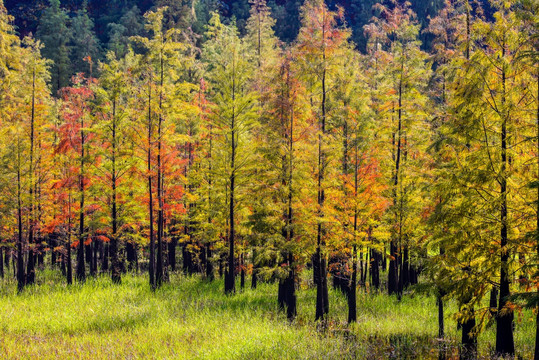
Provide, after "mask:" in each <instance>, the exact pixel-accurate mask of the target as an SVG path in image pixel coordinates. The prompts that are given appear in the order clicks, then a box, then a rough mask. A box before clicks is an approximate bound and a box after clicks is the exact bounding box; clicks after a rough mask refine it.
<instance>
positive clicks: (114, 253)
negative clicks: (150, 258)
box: [110, 98, 122, 284]
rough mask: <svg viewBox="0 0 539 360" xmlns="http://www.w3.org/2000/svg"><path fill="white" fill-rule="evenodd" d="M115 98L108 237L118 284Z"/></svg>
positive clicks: (113, 103) (113, 101)
mask: <svg viewBox="0 0 539 360" xmlns="http://www.w3.org/2000/svg"><path fill="white" fill-rule="evenodd" d="M116 128H117V124H116V98H114V99H112V139H111V140H112V154H111V162H112V174H111V175H112V176H111V185H112V199H111V200H112V201H111V203H112V204H111V205H112V206H111V219H112V236H111V239H110V258H111V263H112V264H111V265H112V269H111V270H112V271H111V278H112V282H113V283H115V284H120V283H121V282H122V274H121V269H120V259H119V257H118V209H117V206H118V205H117V202H118V199H117V198H118V194H117V189H116V183H117V181H118V178H117V173H116V152H117V149H116V148H117V144H116V142H117V136H116V130H117V129H116Z"/></svg>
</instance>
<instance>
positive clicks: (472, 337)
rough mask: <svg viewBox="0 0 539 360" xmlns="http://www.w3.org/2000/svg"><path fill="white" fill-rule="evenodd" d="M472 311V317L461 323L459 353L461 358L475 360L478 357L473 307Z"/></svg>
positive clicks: (462, 359)
mask: <svg viewBox="0 0 539 360" xmlns="http://www.w3.org/2000/svg"><path fill="white" fill-rule="evenodd" d="M467 303H469V301H468V302H467ZM471 312H472V313H471V317H470V318H469V319H468V320H466V321H464V322H463V323H462V324H461V327H462V341H461V344H462V346H461V349H460V354H459V355H460V356H459V357H460V359H461V360H473V359H476V358H477V336H476V334H475V333H474V332H473V331H475V329H474V328H475V313H474V310H473V309H472V310H471Z"/></svg>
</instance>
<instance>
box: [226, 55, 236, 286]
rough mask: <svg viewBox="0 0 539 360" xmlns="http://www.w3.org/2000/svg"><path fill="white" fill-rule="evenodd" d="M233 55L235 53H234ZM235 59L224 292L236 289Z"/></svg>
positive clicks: (233, 64)
mask: <svg viewBox="0 0 539 360" xmlns="http://www.w3.org/2000/svg"><path fill="white" fill-rule="evenodd" d="M234 57H235V55H234ZM234 61H235V60H233V63H232V66H233V67H234V68H233V70H232V72H233V75H232V77H233V78H232V102H233V104H232V118H231V126H230V139H231V156H230V179H229V181H230V198H229V206H230V208H229V226H230V233H229V237H228V242H229V249H228V272H227V275H228V276H227V277H226V278H225V293H227V294H229V293H233V292H235V289H236V274H235V266H234V240H235V239H234V237H235V228H234V225H235V224H234V223H235V221H234V220H235V217H234V206H235V190H236V108H235V106H236V104H235V100H236V74H235V71H236V69H235V62H234Z"/></svg>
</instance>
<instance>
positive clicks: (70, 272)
mask: <svg viewBox="0 0 539 360" xmlns="http://www.w3.org/2000/svg"><path fill="white" fill-rule="evenodd" d="M67 201H68V205H67V206H68V221H67V244H66V252H67V254H66V257H67V259H65V260H64V261H65V262H66V264H65V265H66V281H67V285H71V284H73V265H72V264H71V190H69V196H68V199H67Z"/></svg>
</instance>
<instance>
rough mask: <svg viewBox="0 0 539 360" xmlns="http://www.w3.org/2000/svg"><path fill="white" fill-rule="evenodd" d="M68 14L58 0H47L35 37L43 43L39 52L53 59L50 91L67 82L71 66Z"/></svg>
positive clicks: (59, 87) (56, 90) (65, 84)
mask: <svg viewBox="0 0 539 360" xmlns="http://www.w3.org/2000/svg"><path fill="white" fill-rule="evenodd" d="M67 22H68V16H67V14H66V13H65V11H64V10H63V9H61V8H60V0H49V7H47V8H46V9H45V10H43V13H42V15H41V18H40V19H39V25H38V28H37V33H36V37H37V39H39V40H40V41H41V42H42V43H43V49H42V50H41V53H42V55H43V56H44V57H46V58H47V59H50V60H52V61H53V65H52V67H51V86H52V93H53V94H54V95H56V94H57V92H58V90H60V89H61V88H63V87H65V86H67V85H68V84H69V80H70V76H71V66H70V62H69V55H70V51H71V50H70V47H69V41H70V39H71V33H70V31H69V29H68V27H67Z"/></svg>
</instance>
